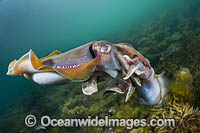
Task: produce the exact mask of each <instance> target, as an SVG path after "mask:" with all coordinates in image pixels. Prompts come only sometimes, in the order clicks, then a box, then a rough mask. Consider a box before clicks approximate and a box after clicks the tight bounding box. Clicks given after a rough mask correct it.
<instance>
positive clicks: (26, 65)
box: [7, 50, 43, 76]
mask: <svg viewBox="0 0 200 133" xmlns="http://www.w3.org/2000/svg"><path fill="white" fill-rule="evenodd" d="M42 66H43V64H42V63H41V62H40V60H39V59H38V57H37V56H36V55H35V53H34V52H33V51H32V50H30V51H29V52H28V53H26V54H25V55H23V56H22V57H21V58H20V59H18V60H14V61H12V62H11V63H10V64H9V67H8V72H7V75H13V76H14V75H21V74H25V73H34V72H36V71H38V68H40V67H42Z"/></svg>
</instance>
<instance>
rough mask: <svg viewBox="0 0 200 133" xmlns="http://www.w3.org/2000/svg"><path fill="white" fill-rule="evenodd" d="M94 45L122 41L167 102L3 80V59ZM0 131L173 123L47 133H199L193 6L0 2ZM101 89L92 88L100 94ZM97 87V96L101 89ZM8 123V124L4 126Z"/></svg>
mask: <svg viewBox="0 0 200 133" xmlns="http://www.w3.org/2000/svg"><path fill="white" fill-rule="evenodd" d="M93 40H107V41H110V42H111V43H119V42H128V43H130V44H132V46H133V47H135V48H136V49H137V50H139V52H141V53H142V54H143V55H144V56H145V57H146V58H147V59H149V60H150V62H151V65H152V66H153V67H154V68H155V71H156V73H162V71H165V76H166V78H167V79H168V80H169V86H168V89H169V94H168V99H167V100H166V102H165V103H164V104H163V105H162V106H159V107H157V106H148V105H144V104H142V103H141V102H140V101H139V100H138V98H137V96H135V95H134V96H133V97H132V98H131V99H130V100H129V102H128V103H125V102H124V100H125V95H120V94H116V95H114V94H113V95H109V96H108V95H106V96H103V95H102V92H101V91H100V92H98V93H96V94H94V95H92V96H86V95H83V94H82V91H81V84H74V83H70V84H67V85H64V86H39V85H37V84H35V83H33V82H31V81H29V80H27V79H25V78H24V77H23V76H17V77H10V76H9V77H8V76H6V72H7V67H8V64H9V62H10V61H12V60H14V59H18V58H19V57H21V56H22V55H23V54H25V53H27V52H28V51H29V50H30V49H33V51H34V52H35V53H36V55H38V56H39V57H43V56H46V55H48V54H49V53H51V52H52V51H54V50H59V51H62V52H65V51H67V50H70V49H72V48H75V47H78V46H80V45H82V44H85V43H88V42H90V41H93ZM0 47H1V48H0V61H1V65H0V82H1V86H0V92H1V93H0V132H5V133H7V132H11V133H12V132H22V133H23V132H24V133H26V132H41V131H39V130H36V129H35V128H28V127H26V126H25V124H24V118H25V116H26V115H28V114H34V115H36V116H37V117H41V116H43V115H49V116H51V117H54V118H87V116H89V115H91V114H92V116H96V115H97V116H100V117H102V118H103V117H104V116H105V115H109V116H110V117H111V118H147V119H151V118H176V125H177V126H176V127H144V128H141V127H136V128H134V129H132V130H127V129H126V128H122V127H116V128H109V129H107V128H102V127H98V128H92V127H87V128H86V127H84V128H58V127H56V128H52V127H49V128H47V129H46V130H45V131H46V132H133V133H134V132H144V131H147V132H161V131H162V132H167V131H169V132H188V131H190V132H200V128H199V126H200V111H199V109H198V107H199V105H200V102H199V101H200V54H199V53H200V1H199V0H193V1H189V0H177V1H172V0H168V1H161V0H152V1H150V0H149V1H147V0H126V1H123V0H119V1H116V0H109V1H106V0H99V1H97V0H96V1H95V0H84V1H81V0H68V1H66V0H59V1H55V0H28V1H27V0H0ZM103 85H104V83H99V86H100V87H99V88H102V89H103ZM102 89H101V90H102ZM10 125H12V126H10Z"/></svg>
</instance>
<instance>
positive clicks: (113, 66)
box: [92, 41, 121, 78]
mask: <svg viewBox="0 0 200 133" xmlns="http://www.w3.org/2000/svg"><path fill="white" fill-rule="evenodd" d="M92 51H93V53H94V55H95V57H96V58H98V60H99V63H100V65H99V66H98V68H97V69H98V70H102V71H105V72H107V73H108V74H109V75H110V76H112V77H114V78H115V77H116V76H117V74H118V72H117V71H118V70H120V69H121V67H120V64H119V61H118V60H117V58H116V56H115V54H116V52H115V51H116V48H115V47H114V46H113V45H112V44H111V43H109V42H107V41H97V42H95V43H94V44H93V46H92Z"/></svg>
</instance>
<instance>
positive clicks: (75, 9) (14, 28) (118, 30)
mask: <svg viewBox="0 0 200 133" xmlns="http://www.w3.org/2000/svg"><path fill="white" fill-rule="evenodd" d="M173 4H174V2H171V1H161V0H152V1H147V0H126V1H124V0H1V1H0V61H1V65H0V83H1V86H0V92H1V93H0V106H1V107H0V110H3V109H4V107H6V106H7V105H8V104H10V103H11V102H12V101H13V100H15V99H17V98H18V97H20V96H21V95H22V94H23V93H24V92H25V91H26V90H30V89H32V88H34V87H39V86H38V85H36V84H35V83H32V82H31V81H28V80H26V79H25V78H24V77H22V76H21V77H20V76H17V77H8V76H6V72H7V67H8V64H9V62H10V61H12V60H14V59H18V58H19V57H21V56H22V55H23V54H25V53H26V52H28V51H29V50H30V49H33V51H34V52H35V53H36V54H37V55H38V56H39V57H42V56H45V55H47V54H49V53H50V52H52V51H54V50H56V49H57V50H60V51H62V52H64V51H66V50H69V49H71V48H74V47H77V46H80V45H82V44H84V43H87V42H90V41H93V40H108V41H109V40H112V38H113V37H115V36H117V35H120V34H122V33H123V32H125V31H127V30H129V28H130V27H137V25H138V24H141V23H144V22H147V21H150V20H151V19H153V18H154V17H155V16H156V15H158V14H159V12H160V11H162V10H164V9H165V8H170V7H171V6H172V5H173ZM47 91H48V90H47Z"/></svg>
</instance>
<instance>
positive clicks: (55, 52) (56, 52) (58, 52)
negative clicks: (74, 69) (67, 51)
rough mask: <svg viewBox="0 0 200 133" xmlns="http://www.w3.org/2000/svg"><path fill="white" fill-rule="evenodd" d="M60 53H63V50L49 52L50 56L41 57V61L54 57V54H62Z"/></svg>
mask: <svg viewBox="0 0 200 133" xmlns="http://www.w3.org/2000/svg"><path fill="white" fill-rule="evenodd" d="M60 54H62V52H60V51H58V50H55V51H53V52H52V53H51V54H49V55H48V56H46V57H44V58H41V59H40V61H41V62H42V61H45V60H47V59H50V58H52V57H54V56H57V55H60Z"/></svg>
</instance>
